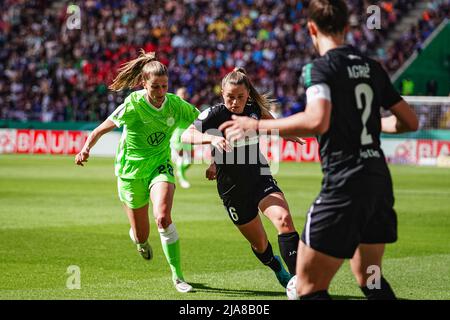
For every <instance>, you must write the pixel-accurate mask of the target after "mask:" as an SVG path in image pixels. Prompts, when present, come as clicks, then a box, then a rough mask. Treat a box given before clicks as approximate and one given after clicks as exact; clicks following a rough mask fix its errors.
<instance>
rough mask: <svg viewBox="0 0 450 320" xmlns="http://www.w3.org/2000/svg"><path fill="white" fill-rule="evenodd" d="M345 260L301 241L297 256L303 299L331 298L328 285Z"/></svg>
mask: <svg viewBox="0 0 450 320" xmlns="http://www.w3.org/2000/svg"><path fill="white" fill-rule="evenodd" d="M343 262H344V260H343V259H338V258H335V257H332V256H329V255H326V254H323V253H321V252H319V251H317V250H314V249H312V248H310V247H308V246H307V245H306V244H304V243H303V242H302V241H300V244H299V251H298V256H297V294H298V296H299V297H300V298H303V299H330V296H329V295H328V287H329V286H330V282H331V279H333V277H334V275H335V274H336V272H337V271H338V270H339V268H340V267H341V265H342V263H343Z"/></svg>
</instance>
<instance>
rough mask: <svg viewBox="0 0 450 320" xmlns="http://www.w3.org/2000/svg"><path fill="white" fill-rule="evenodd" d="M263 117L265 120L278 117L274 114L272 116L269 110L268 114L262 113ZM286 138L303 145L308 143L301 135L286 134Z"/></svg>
mask: <svg viewBox="0 0 450 320" xmlns="http://www.w3.org/2000/svg"><path fill="white" fill-rule="evenodd" d="M261 119H263V120H271V119H276V118H275V117H274V116H272V114H271V113H270V112H268V113H267V114H266V113H264V114H262V115H261ZM284 138H285V139H286V140H288V141H292V142H295V143H298V144H301V145H304V144H305V143H306V141H305V140H304V139H303V138H301V137H296V136H286V137H284Z"/></svg>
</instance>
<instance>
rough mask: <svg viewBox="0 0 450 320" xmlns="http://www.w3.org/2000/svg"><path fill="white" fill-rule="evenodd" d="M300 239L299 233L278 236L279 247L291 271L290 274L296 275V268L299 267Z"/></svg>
mask: <svg viewBox="0 0 450 320" xmlns="http://www.w3.org/2000/svg"><path fill="white" fill-rule="evenodd" d="M299 240H300V237H299V236H298V233H297V231H294V232H290V233H283V234H279V235H278V246H279V247H280V254H281V257H282V258H283V260H284V263H286V266H287V267H288V269H289V273H290V274H295V266H296V265H297V250H298V241H299Z"/></svg>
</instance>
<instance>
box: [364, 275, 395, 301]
mask: <svg viewBox="0 0 450 320" xmlns="http://www.w3.org/2000/svg"><path fill="white" fill-rule="evenodd" d="M361 290H362V292H363V293H364V295H365V296H366V298H367V300H397V297H396V296H395V293H394V291H392V288H391V286H390V285H389V282H387V281H386V279H385V278H384V277H383V276H381V279H380V289H377V288H373V289H369V288H368V287H367V286H366V287H362V288H361Z"/></svg>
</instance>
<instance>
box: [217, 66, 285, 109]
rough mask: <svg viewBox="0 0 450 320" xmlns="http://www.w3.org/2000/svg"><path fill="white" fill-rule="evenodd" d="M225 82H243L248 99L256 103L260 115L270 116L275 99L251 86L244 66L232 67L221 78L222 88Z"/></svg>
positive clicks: (237, 83)
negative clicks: (231, 69)
mask: <svg viewBox="0 0 450 320" xmlns="http://www.w3.org/2000/svg"><path fill="white" fill-rule="evenodd" d="M227 84H233V85H241V84H243V85H244V86H245V87H246V88H247V90H248V92H249V96H250V99H251V100H252V101H253V102H254V103H256V105H257V106H258V107H259V108H260V110H261V115H265V116H270V112H269V110H270V107H271V106H272V105H277V103H276V100H275V99H270V97H269V95H267V94H260V93H259V92H258V91H257V90H256V89H255V87H254V86H253V84H252V82H251V81H250V79H249V77H248V76H247V72H246V71H245V69H244V68H234V70H233V71H231V72H230V73H228V74H227V75H226V76H225V77H224V78H223V79H222V89H223V88H224V87H225V86H226V85H227Z"/></svg>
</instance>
